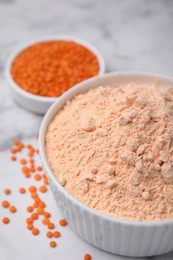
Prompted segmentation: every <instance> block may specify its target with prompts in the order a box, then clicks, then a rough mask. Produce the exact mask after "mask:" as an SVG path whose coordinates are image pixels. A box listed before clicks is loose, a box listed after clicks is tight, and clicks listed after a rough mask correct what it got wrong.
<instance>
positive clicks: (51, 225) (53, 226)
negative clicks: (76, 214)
mask: <svg viewBox="0 0 173 260" xmlns="http://www.w3.org/2000/svg"><path fill="white" fill-rule="evenodd" d="M47 226H48V229H54V228H55V225H54V224H53V223H48V225H47Z"/></svg>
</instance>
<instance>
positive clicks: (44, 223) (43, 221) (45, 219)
mask: <svg viewBox="0 0 173 260" xmlns="http://www.w3.org/2000/svg"><path fill="white" fill-rule="evenodd" d="M42 223H43V225H48V224H49V223H50V221H49V219H48V218H44V219H43V220H42Z"/></svg>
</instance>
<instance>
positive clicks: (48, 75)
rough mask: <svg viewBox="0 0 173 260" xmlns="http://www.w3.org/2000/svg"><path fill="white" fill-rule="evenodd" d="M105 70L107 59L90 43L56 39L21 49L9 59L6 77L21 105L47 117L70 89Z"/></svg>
mask: <svg viewBox="0 0 173 260" xmlns="http://www.w3.org/2000/svg"><path fill="white" fill-rule="evenodd" d="M104 71H105V64H104V60H103V57H102V55H101V54H100V52H99V51H98V50H97V49H96V48H95V47H94V46H92V45H91V44H90V43H88V42H86V41H83V40H81V39H78V38H75V37H70V36H56V37H44V38H41V39H36V40H33V41H31V42H28V43H26V44H24V45H22V46H20V47H19V48H18V49H17V50H16V51H14V53H13V54H12V55H11V57H10V58H9V61H8V63H7V67H6V77H7V80H8V83H9V86H10V89H11V91H12V94H13V96H14V99H15V100H16V101H17V102H18V103H19V104H20V105H21V106H23V107H24V108H26V109H29V110H31V111H33V112H37V113H41V114H44V113H45V112H46V111H47V109H48V108H49V107H50V105H51V104H52V103H53V102H54V101H55V100H56V99H57V98H58V97H59V96H61V95H62V94H63V93H64V92H65V91H67V90H68V89H69V88H71V87H73V86H74V85H76V84H77V83H79V82H81V81H83V80H86V79H88V78H91V77H94V76H97V75H101V74H103V73H104Z"/></svg>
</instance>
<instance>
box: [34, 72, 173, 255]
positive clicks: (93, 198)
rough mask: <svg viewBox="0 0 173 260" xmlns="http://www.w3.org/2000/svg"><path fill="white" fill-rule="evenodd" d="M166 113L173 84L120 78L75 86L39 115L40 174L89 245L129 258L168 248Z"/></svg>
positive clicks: (170, 119) (171, 201) (171, 212)
mask: <svg viewBox="0 0 173 260" xmlns="http://www.w3.org/2000/svg"><path fill="white" fill-rule="evenodd" d="M172 112H173V79H171V78H168V77H164V76H160V75H153V74H145V73H136V72H130V73H129V72H123V73H110V74H105V75H102V76H99V77H94V78H91V79H89V80H86V81H84V82H82V83H79V84H78V85H76V86H75V87H73V88H71V89H69V90H68V91H67V92H66V93H64V94H63V95H62V96H61V97H60V98H59V99H58V100H57V101H56V102H55V104H54V105H53V106H52V107H51V108H50V109H49V111H48V112H47V114H46V115H45V117H44V120H43V122H42V125H41V129H40V134H39V147H40V156H41V159H42V163H43V166H44V169H45V171H46V173H47V176H48V178H49V180H50V185H51V188H52V192H53V194H54V197H55V200H56V202H57V205H58V207H59V209H60V210H61V212H62V214H63V215H64V217H65V218H66V219H67V220H68V222H69V225H70V226H71V228H72V229H73V230H74V231H75V232H76V233H77V234H78V235H79V236H80V237H81V238H83V239H84V240H86V241H88V243H91V244H93V245H94V246H96V247H99V248H101V249H103V250H106V251H108V252H111V253H115V254H120V255H126V256H131V257H144V256H152V255H159V254H163V253H167V252H169V251H172V250H173V240H172V234H173V160H172V153H173V143H172V140H173V113H172ZM163 237H164V239H163Z"/></svg>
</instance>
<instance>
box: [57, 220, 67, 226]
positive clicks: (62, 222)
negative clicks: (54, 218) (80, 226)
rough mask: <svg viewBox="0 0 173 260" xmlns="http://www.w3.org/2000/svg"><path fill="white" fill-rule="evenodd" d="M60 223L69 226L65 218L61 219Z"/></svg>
mask: <svg viewBox="0 0 173 260" xmlns="http://www.w3.org/2000/svg"><path fill="white" fill-rule="evenodd" d="M59 224H60V225H61V226H62V227H65V226H67V221H66V220H65V219H61V220H60V221H59Z"/></svg>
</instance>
